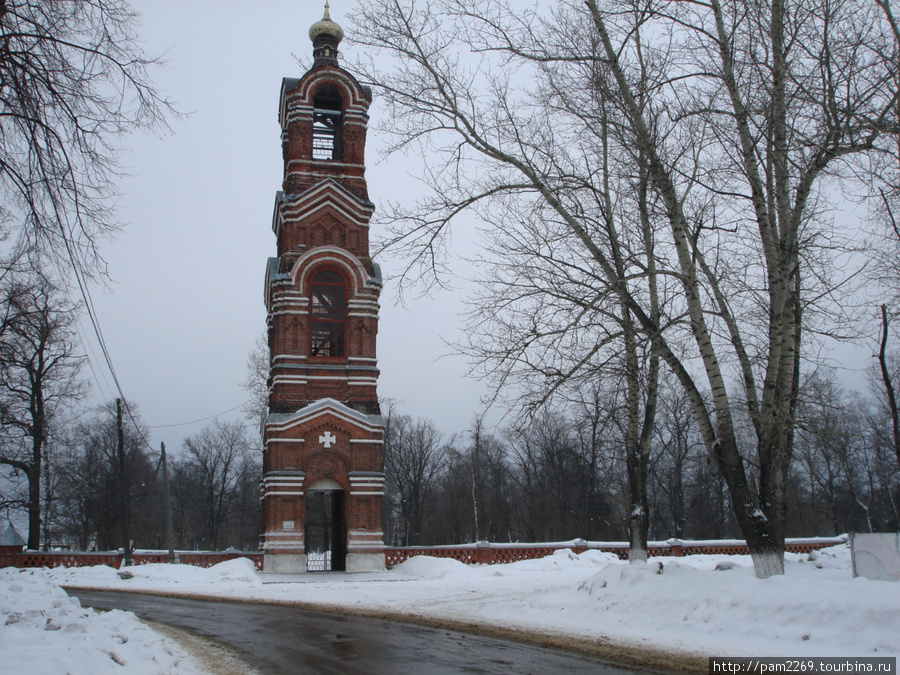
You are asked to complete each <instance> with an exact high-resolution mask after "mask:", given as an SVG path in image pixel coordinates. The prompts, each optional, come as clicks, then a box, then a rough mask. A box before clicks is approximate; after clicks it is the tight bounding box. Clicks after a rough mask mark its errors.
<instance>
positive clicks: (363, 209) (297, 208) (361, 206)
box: [272, 178, 375, 235]
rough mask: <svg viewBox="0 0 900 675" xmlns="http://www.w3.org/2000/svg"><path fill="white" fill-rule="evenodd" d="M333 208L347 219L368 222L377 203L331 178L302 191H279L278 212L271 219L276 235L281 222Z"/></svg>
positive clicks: (308, 217) (277, 198)
mask: <svg viewBox="0 0 900 675" xmlns="http://www.w3.org/2000/svg"><path fill="white" fill-rule="evenodd" d="M328 208H331V209H333V210H334V211H336V212H337V213H338V215H340V216H341V217H342V218H343V219H345V220H346V221H347V222H348V223H353V224H355V225H360V226H363V227H365V226H367V225H368V224H369V220H370V219H371V218H372V214H373V213H374V212H375V205H374V204H372V202H370V201H368V200H364V199H360V198H359V197H357V196H356V195H354V194H353V193H352V192H350V191H349V190H347V189H346V188H344V187H343V186H342V185H341V184H340V183H338V182H337V181H335V180H334V179H332V178H327V179H325V180H323V181H322V182H321V183H317V184H316V185H314V186H313V187H311V188H310V189H308V190H306V191H305V192H303V193H301V194H299V195H285V194H282V193H281V192H279V193H278V195H277V196H276V200H275V213H274V217H273V220H272V231H273V232H275V234H276V235H277V234H278V233H279V231H280V229H281V225H282V223H285V222H299V221H302V220H309V219H311V218H313V217H314V216H315V214H316V213H318V212H319V211H322V210H324V209H328Z"/></svg>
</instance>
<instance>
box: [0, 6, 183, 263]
mask: <svg viewBox="0 0 900 675" xmlns="http://www.w3.org/2000/svg"><path fill="white" fill-rule="evenodd" d="M136 25H137V17H136V15H135V13H134V12H133V11H132V10H131V9H130V8H129V7H128V4H127V3H126V2H125V1H124V0H58V1H57V0H54V1H53V2H50V1H47V0H3V2H0V109H2V115H0V195H2V208H0V217H4V218H7V217H9V216H10V215H11V214H12V215H13V216H14V217H15V218H16V219H17V220H20V221H21V223H22V226H21V227H20V228H19V229H18V232H17V236H16V237H15V238H14V243H15V245H16V246H17V248H18V249H19V250H20V251H21V250H26V251H29V252H42V253H49V254H51V255H52V256H53V257H54V258H56V259H57V260H61V261H64V263H65V266H67V267H68V266H74V267H75V269H76V271H78V272H85V273H91V272H95V271H97V270H100V269H102V266H101V261H100V258H99V256H98V252H97V245H98V244H99V242H100V239H101V238H103V237H105V236H108V235H109V234H110V233H111V232H113V231H115V230H116V229H117V228H118V223H117V221H116V220H115V216H114V213H113V211H112V205H113V200H112V197H113V196H114V191H115V186H114V182H115V180H116V178H117V177H118V176H119V174H120V173H121V169H120V165H119V164H118V161H117V150H118V145H117V143H118V140H117V139H118V137H120V136H122V135H123V134H125V133H127V132H129V131H132V130H134V129H140V128H154V127H157V128H158V127H159V126H161V125H164V124H165V116H166V115H167V114H169V113H171V112H172V110H171V106H170V105H169V103H168V102H167V101H166V100H165V99H163V98H162V97H161V96H160V94H159V93H158V92H157V91H156V89H155V88H154V87H153V85H152V83H151V82H150V79H149V76H148V72H149V70H150V68H152V67H153V66H155V65H157V64H158V63H159V59H157V58H154V57H151V56H148V55H146V54H145V53H144V52H143V51H142V50H141V48H140V43H139V42H138V40H137V38H136V34H135V26H136Z"/></svg>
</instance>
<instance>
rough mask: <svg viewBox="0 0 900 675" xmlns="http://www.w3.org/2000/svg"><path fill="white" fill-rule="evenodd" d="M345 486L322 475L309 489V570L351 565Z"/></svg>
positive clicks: (328, 569) (307, 509)
mask: <svg viewBox="0 0 900 675" xmlns="http://www.w3.org/2000/svg"><path fill="white" fill-rule="evenodd" d="M346 530H347V528H346V526H345V518H344V489H343V488H342V487H341V485H340V483H338V482H337V481H336V480H333V479H331V478H320V479H319V480H317V481H315V482H314V483H313V484H312V485H310V486H309V489H308V490H307V491H306V532H305V537H304V541H305V548H306V571H307V572H340V571H344V570H345V569H346V565H347V562H346V561H347V531H346Z"/></svg>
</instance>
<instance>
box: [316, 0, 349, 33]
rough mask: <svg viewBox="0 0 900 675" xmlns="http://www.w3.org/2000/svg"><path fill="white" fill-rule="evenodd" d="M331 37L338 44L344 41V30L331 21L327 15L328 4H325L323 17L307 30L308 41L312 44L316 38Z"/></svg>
mask: <svg viewBox="0 0 900 675" xmlns="http://www.w3.org/2000/svg"><path fill="white" fill-rule="evenodd" d="M325 36H327V37H331V38H334V39H335V40H337V41H338V42H340V41H341V40H343V39H344V29H343V28H341V27H340V26H339V25H337V24H336V23H335V22H334V21H332V20H331V15H330V14H329V13H328V2H327V0H326V2H325V15H324V16H323V17H322V20H321V21H316V22H315V23H314V24H313V25H312V26H310V29H309V39H310V40H312V41H313V42H315V41H316V38H317V37H325Z"/></svg>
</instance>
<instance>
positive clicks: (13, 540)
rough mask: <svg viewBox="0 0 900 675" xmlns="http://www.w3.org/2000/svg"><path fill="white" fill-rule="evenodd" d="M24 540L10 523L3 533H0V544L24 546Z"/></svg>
mask: <svg viewBox="0 0 900 675" xmlns="http://www.w3.org/2000/svg"><path fill="white" fill-rule="evenodd" d="M24 545H25V540H24V539H23V538H22V535H21V534H19V533H18V531H17V530H16V528H14V527H13V526H12V523H10V524H9V526H8V527H7V528H6V530H5V531H4V532H3V534H0V546H24Z"/></svg>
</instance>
